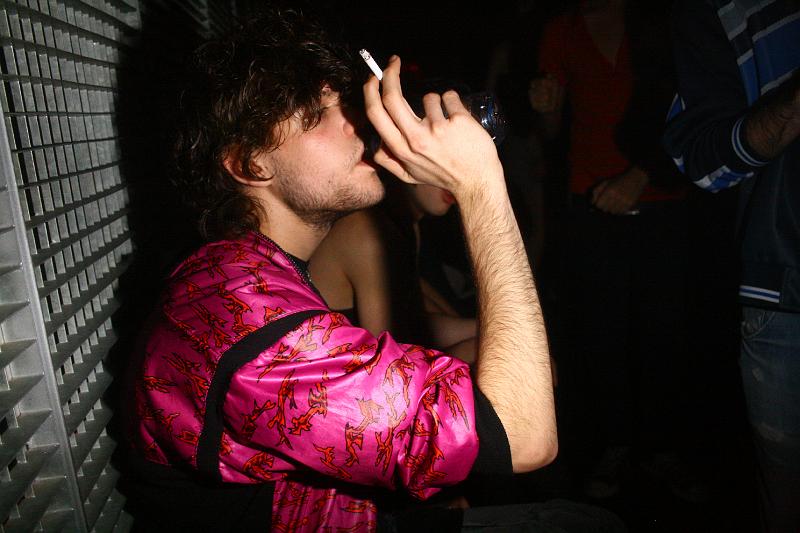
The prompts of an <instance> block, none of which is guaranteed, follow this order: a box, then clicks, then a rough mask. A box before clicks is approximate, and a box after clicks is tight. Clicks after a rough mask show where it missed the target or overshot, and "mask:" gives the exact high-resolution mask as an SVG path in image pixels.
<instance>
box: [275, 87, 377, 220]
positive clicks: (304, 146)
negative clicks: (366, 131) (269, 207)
mask: <svg viewBox="0 0 800 533" xmlns="http://www.w3.org/2000/svg"><path fill="white" fill-rule="evenodd" d="M322 106H323V108H324V109H323V112H322V118H321V120H320V122H319V124H317V125H316V126H315V127H314V128H312V129H310V130H308V131H303V129H302V127H301V125H300V117H298V116H294V117H292V118H291V119H289V120H288V121H287V122H286V123H285V124H284V127H285V128H286V130H285V132H284V133H285V136H284V139H285V140H284V142H283V143H282V144H281V145H280V146H279V147H278V148H276V149H275V150H273V151H272V152H269V153H266V154H264V155H263V157H268V158H270V160H271V166H272V170H273V172H274V176H275V186H276V187H275V193H276V195H277V196H278V198H279V200H281V201H283V202H284V203H285V204H286V206H287V207H289V208H290V209H291V210H292V211H293V212H295V213H296V214H297V215H298V216H299V217H300V218H301V219H302V220H303V221H304V222H306V223H308V224H311V225H314V226H320V227H327V226H329V225H330V224H331V223H333V222H334V221H335V220H336V219H338V218H340V217H341V216H343V215H345V214H347V213H350V212H352V211H355V210H357V209H363V208H365V207H369V206H371V205H374V204H376V203H378V202H379V201H380V200H381V199H382V198H383V194H384V189H383V184H382V183H381V181H380V179H378V174H377V172H376V170H375V166H374V164H372V163H370V162H367V161H364V160H363V159H362V157H363V154H364V143H363V141H362V140H361V139H360V138H359V137H358V135H357V134H356V126H355V124H354V120H355V118H354V114H355V113H354V111H355V110H348V109H346V108H345V107H343V106H342V105H341V103H340V100H339V94H338V93H337V92H335V91H331V90H330V89H329V88H325V89H323V91H322Z"/></svg>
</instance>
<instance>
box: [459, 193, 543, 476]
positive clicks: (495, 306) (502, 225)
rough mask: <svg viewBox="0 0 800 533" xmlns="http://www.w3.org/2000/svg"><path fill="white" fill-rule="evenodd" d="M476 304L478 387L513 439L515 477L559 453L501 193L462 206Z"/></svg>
mask: <svg viewBox="0 0 800 533" xmlns="http://www.w3.org/2000/svg"><path fill="white" fill-rule="evenodd" d="M459 203H460V205H461V209H462V218H463V223H464V231H465V235H466V238H467V245H468V248H469V252H470V256H471V259H472V263H473V268H474V271H475V278H476V285H477V288H478V302H479V334H478V339H479V340H478V360H477V382H478V386H479V387H480V389H481V390H482V391H483V393H484V394H485V395H486V397H487V398H489V400H490V401H491V402H492V405H493V406H494V408H495V410H496V412H497V414H498V416H499V417H500V420H501V421H502V423H503V426H504V428H505V430H506V434H507V435H508V440H509V444H510V446H511V455H512V460H513V464H514V470H515V471H517V472H524V471H530V470H533V469H535V468H538V467H541V466H543V465H545V464H547V463H548V462H550V461H551V460H552V459H553V457H554V456H555V453H556V450H557V437H556V423H555V412H554V402H553V392H552V379H551V373H550V361H549V351H548V345H547V335H546V332H545V328H544V321H543V317H542V312H541V309H540V306H539V301H538V296H537V293H536V288H535V286H534V282H533V276H532V274H531V270H530V266H529V265H528V260H527V257H526V254H525V249H524V246H523V244H522V239H521V236H520V233H519V228H518V227H517V224H516V220H515V219H514V214H513V211H512V209H511V204H510V202H509V201H508V197H507V195H506V192H505V189H504V186H503V185H500V184H497V185H494V186H487V187H486V188H484V189H482V190H481V191H480V192H479V193H477V194H474V195H471V196H470V197H469V198H466V199H464V200H459Z"/></svg>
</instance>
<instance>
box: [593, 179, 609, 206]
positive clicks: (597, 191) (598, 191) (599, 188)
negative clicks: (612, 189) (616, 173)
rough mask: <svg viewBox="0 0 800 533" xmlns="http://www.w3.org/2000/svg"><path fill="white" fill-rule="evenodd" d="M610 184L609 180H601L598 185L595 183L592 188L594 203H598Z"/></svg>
mask: <svg viewBox="0 0 800 533" xmlns="http://www.w3.org/2000/svg"><path fill="white" fill-rule="evenodd" d="M607 186H608V182H607V181H601V182H600V183H598V184H597V185H595V187H594V189H592V204H594V205H597V202H598V200H600V197H601V196H602V194H603V191H605V189H606V187H607Z"/></svg>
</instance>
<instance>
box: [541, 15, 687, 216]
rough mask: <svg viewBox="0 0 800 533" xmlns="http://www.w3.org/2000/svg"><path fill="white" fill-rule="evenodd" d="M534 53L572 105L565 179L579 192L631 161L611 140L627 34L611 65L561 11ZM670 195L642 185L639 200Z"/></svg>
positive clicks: (628, 79)
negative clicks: (567, 167) (567, 168)
mask: <svg viewBox="0 0 800 533" xmlns="http://www.w3.org/2000/svg"><path fill="white" fill-rule="evenodd" d="M539 56H540V57H539V65H540V67H541V69H542V70H543V71H544V72H547V73H550V74H553V75H554V76H555V77H556V79H557V80H558V81H559V83H561V85H562V86H563V87H564V88H565V90H566V96H567V98H568V99H569V102H570V105H571V107H572V113H571V116H572V124H571V128H570V132H571V133H570V135H571V139H570V152H569V162H570V167H571V172H570V179H569V182H570V183H569V185H570V191H571V192H573V193H578V194H584V193H586V191H587V189H589V188H590V187H591V186H592V185H594V184H595V183H597V182H599V181H602V180H603V179H605V178H608V177H611V176H614V175H616V174H620V173H621V172H624V171H625V170H626V169H627V168H628V167H629V166H630V165H631V163H630V161H628V159H627V158H626V157H625V156H624V155H623V154H622V153H621V152H620V150H619V148H618V147H617V145H616V143H615V141H614V130H615V128H616V126H617V124H619V123H620V122H621V121H622V118H623V115H624V114H625V110H626V108H627V106H628V101H629V100H630V98H631V95H632V91H633V81H634V77H633V72H632V70H631V60H630V53H629V42H628V37H627V35H626V36H624V37H623V39H622V43H621V44H620V47H619V50H618V51H617V58H616V64H615V65H612V64H611V63H609V61H608V59H606V57H605V56H604V55H603V54H602V53H601V52H600V50H599V49H598V48H597V46H596V45H595V43H594V40H593V39H592V36H591V35H590V33H589V30H588V28H587V27H586V22H585V21H584V18H583V17H582V16H581V15H579V14H574V13H573V14H567V15H562V16H560V17H558V18H556V19H554V20H552V21H551V22H550V23H549V24H548V25H547V27H546V29H545V32H544V36H543V37H542V43H541V49H540V52H539ZM675 196H676V195H675V194H665V193H664V192H661V191H657V190H656V189H653V188H652V187H647V188H646V189H645V192H644V194H643V195H642V200H643V201H648V200H661V199H666V198H667V197H669V198H673V197H675ZM678 196H680V195H678Z"/></svg>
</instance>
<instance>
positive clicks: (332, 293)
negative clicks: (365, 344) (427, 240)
mask: <svg viewBox="0 0 800 533" xmlns="http://www.w3.org/2000/svg"><path fill="white" fill-rule="evenodd" d="M385 185H386V188H387V196H386V198H385V199H384V201H383V202H382V203H381V204H379V205H377V206H375V207H373V208H370V209H366V210H363V211H356V212H355V213H352V214H350V215H348V216H346V217H344V218H342V219H341V220H339V221H337V222H336V223H335V224H334V225H333V228H331V231H330V232H329V233H328V235H327V236H326V237H325V239H324V240H323V241H322V243H321V244H320V246H319V248H317V250H316V252H315V253H314V255H313V256H312V258H311V261H310V262H309V271H310V273H311V279H312V280H313V281H314V284H315V285H316V286H317V288H319V290H320V292H321V293H322V296H323V297H324V298H325V301H326V302H327V303H328V305H330V307H331V308H332V309H334V310H336V311H338V312H340V313H342V314H344V315H345V316H347V317H348V318H349V319H350V321H351V322H352V323H353V324H358V325H360V326H361V327H363V328H366V329H368V330H369V331H370V332H371V333H372V334H373V335H376V336H377V335H380V334H381V333H382V332H384V331H389V332H391V333H392V335H393V336H394V337H396V338H397V339H400V340H402V341H403V342H408V343H413V344H421V345H425V346H436V347H439V348H440V349H442V350H445V351H446V352H447V353H450V354H452V355H455V356H457V357H459V358H461V359H462V360H464V361H466V362H468V363H472V362H474V360H475V350H476V347H477V346H476V339H475V335H476V334H477V325H476V323H475V319H474V318H462V317H460V316H459V315H458V313H457V312H456V311H455V309H453V307H452V306H451V305H450V304H449V302H447V300H446V299H445V298H444V297H443V296H442V295H441V294H439V293H438V291H436V290H435V289H434V288H433V287H432V286H431V285H430V284H429V283H427V282H426V281H425V280H424V279H423V278H421V277H420V274H419V265H418V261H417V258H418V254H419V244H420V243H419V240H420V230H419V222H420V220H422V218H423V217H425V216H442V215H444V214H445V213H447V212H448V211H449V210H450V208H451V206H452V205H453V204H454V203H455V198H454V197H453V195H452V194H450V193H449V192H448V191H445V190H443V189H440V188H438V187H434V186H430V185H424V184H402V183H397V182H396V181H390V180H385ZM453 238H454V239H461V238H462V235H460V234H459V235H454V236H453Z"/></svg>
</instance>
